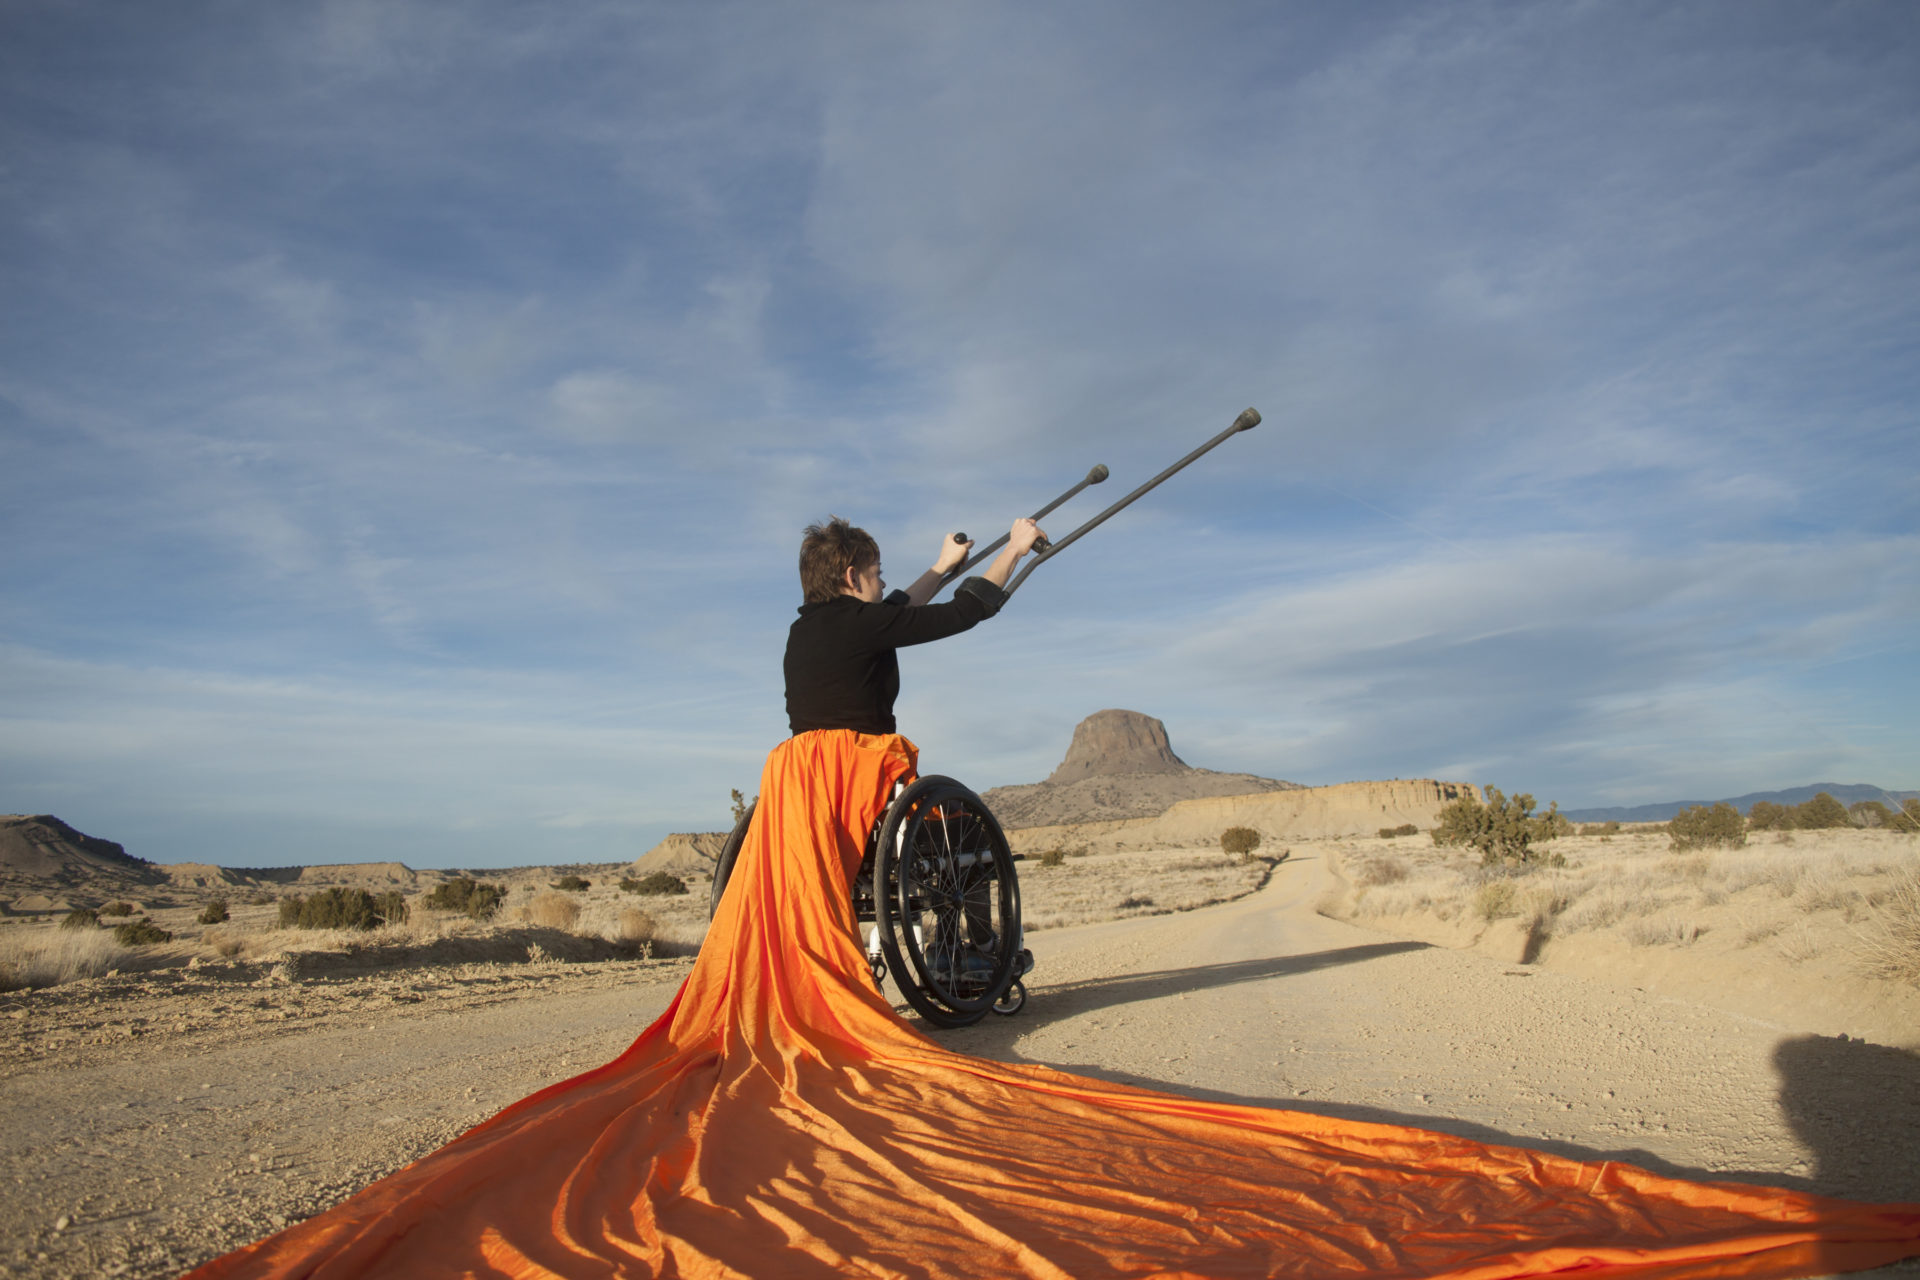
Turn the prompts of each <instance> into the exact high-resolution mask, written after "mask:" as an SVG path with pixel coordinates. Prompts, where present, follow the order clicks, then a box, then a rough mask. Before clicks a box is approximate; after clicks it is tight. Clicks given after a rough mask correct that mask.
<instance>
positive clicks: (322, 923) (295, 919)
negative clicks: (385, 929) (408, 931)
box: [280, 889, 407, 929]
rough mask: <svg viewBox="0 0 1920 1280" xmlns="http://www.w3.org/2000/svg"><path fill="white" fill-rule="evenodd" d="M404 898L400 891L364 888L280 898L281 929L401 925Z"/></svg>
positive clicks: (405, 901)
mask: <svg viewBox="0 0 1920 1280" xmlns="http://www.w3.org/2000/svg"><path fill="white" fill-rule="evenodd" d="M406 918H407V900H406V898H405V897H403V896H402V895H401V894H399V893H394V892H388V893H382V894H378V895H375V894H371V893H368V892H367V891H366V890H365V889H322V890H321V891H320V892H319V893H316V894H314V895H313V896H312V897H307V898H303V897H301V896H299V895H298V894H294V895H292V896H290V897H286V898H282V899H280V927H281V928H282V929H376V928H378V927H379V926H381V925H383V924H402V923H404V922H405V921H406Z"/></svg>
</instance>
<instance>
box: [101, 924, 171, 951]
mask: <svg viewBox="0 0 1920 1280" xmlns="http://www.w3.org/2000/svg"><path fill="white" fill-rule="evenodd" d="M113 940H114V941H115V942H117V943H119V944H120V945H121V946H123V947H144V946H146V945H147V944H149V943H153V942H172V941H173V935H172V934H170V933H168V932H167V931H166V930H165V929H162V928H161V927H160V926H159V925H157V924H155V923H154V922H153V917H152V916H141V917H140V918H139V919H138V920H135V921H133V922H132V923H130V924H123V925H120V926H119V927H117V928H116V929H114V931H113Z"/></svg>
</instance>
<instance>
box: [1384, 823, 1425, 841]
mask: <svg viewBox="0 0 1920 1280" xmlns="http://www.w3.org/2000/svg"><path fill="white" fill-rule="evenodd" d="M1419 834H1420V828H1418V827H1416V826H1414V825H1413V824H1412V823H1411V822H1403V823H1401V824H1400V825H1399V826H1397V827H1382V828H1380V838H1381V839H1382V840H1392V839H1394V838H1395V837H1397V836H1417V835H1419Z"/></svg>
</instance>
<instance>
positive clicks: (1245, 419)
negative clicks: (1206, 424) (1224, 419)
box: [1215, 408, 1260, 431]
mask: <svg viewBox="0 0 1920 1280" xmlns="http://www.w3.org/2000/svg"><path fill="white" fill-rule="evenodd" d="M1215 421H1218V419H1215ZM1259 425H1260V411H1259V410H1258V409H1254V408H1249V409H1248V410H1247V411H1246V412H1245V413H1242V414H1241V415H1240V416H1239V417H1237V418H1235V419H1234V420H1233V429H1234V430H1235V431H1251V430H1253V429H1254V428H1255V427H1257V426H1259Z"/></svg>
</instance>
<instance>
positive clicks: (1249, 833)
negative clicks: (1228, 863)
mask: <svg viewBox="0 0 1920 1280" xmlns="http://www.w3.org/2000/svg"><path fill="white" fill-rule="evenodd" d="M1259 847H1260V833H1259V832H1258V831H1255V830H1254V829H1253V828H1252V827H1228V828H1227V829H1226V830H1225V831H1222V832H1221V833H1220V849H1221V852H1223V853H1236V854H1239V855H1240V856H1241V857H1243V858H1244V857H1246V856H1247V855H1248V854H1250V853H1252V852H1253V851H1254V850H1255V849H1258V848H1259Z"/></svg>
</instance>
